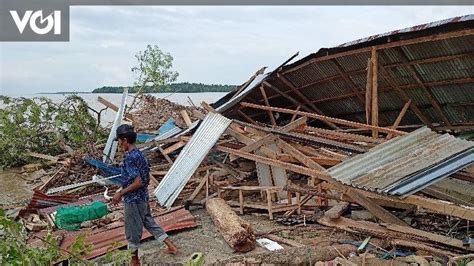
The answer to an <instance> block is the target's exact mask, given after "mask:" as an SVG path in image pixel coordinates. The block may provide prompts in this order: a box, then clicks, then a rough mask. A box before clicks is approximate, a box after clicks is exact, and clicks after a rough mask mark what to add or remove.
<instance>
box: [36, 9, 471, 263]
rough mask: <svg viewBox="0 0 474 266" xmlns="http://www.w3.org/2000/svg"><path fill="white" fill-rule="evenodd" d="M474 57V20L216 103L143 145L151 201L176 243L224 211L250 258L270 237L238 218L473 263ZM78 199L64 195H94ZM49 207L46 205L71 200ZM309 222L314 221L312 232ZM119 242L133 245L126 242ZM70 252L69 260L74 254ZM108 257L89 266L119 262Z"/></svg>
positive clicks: (235, 244)
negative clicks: (203, 219)
mask: <svg viewBox="0 0 474 266" xmlns="http://www.w3.org/2000/svg"><path fill="white" fill-rule="evenodd" d="M473 43H474V16H473V15H468V16H463V17H456V18H452V19H448V20H444V21H438V22H434V23H429V24H424V25H418V26H414V27H411V28H407V29H402V30H398V31H393V32H389V33H385V34H380V35H375V36H371V37H368V38H364V39H360V40H357V41H353V42H349V43H345V44H342V45H340V46H337V47H333V48H327V49H326V48H324V49H320V50H319V51H318V52H316V53H314V54H311V55H308V56H306V57H304V58H302V59H300V60H297V61H295V58H296V56H297V55H294V56H292V57H291V58H289V59H288V60H286V61H285V62H283V63H282V64H281V65H280V66H278V67H277V68H275V69H270V71H269V72H266V73H265V72H264V71H265V68H263V69H261V70H259V71H257V73H256V74H255V75H254V76H252V77H251V78H250V79H249V80H248V81H247V82H245V83H244V84H243V85H242V86H240V87H238V88H236V89H235V90H234V91H232V92H230V93H229V94H227V95H226V96H224V97H223V98H222V99H220V100H219V101H217V102H216V103H213V104H211V105H208V104H206V103H203V104H202V108H190V109H182V110H180V111H181V112H180V114H181V115H182V121H184V122H181V123H180V126H179V127H178V126H176V125H174V126H171V127H168V128H167V129H166V130H164V129H163V130H161V131H160V132H155V133H159V134H156V135H153V134H152V135H151V136H149V137H148V139H147V140H146V141H145V142H144V143H141V144H139V147H140V148H141V149H142V150H143V151H144V152H145V153H146V154H147V157H148V158H149V160H150V161H151V169H152V172H151V175H152V185H153V188H150V189H152V192H153V194H154V195H156V200H157V203H158V204H159V205H160V206H155V207H154V208H153V210H154V211H156V212H162V211H163V208H172V209H171V211H168V212H166V213H161V214H160V216H157V219H161V218H160V217H164V216H166V215H170V216H172V217H174V218H173V219H174V220H172V222H170V221H168V223H169V225H168V226H169V229H170V230H175V229H183V228H189V227H195V226H197V224H195V223H194V220H193V218H192V214H191V213H189V212H188V211H185V210H184V209H183V208H181V207H180V206H182V205H185V206H186V207H189V206H191V205H194V204H206V202H209V200H211V198H220V199H221V200H218V201H217V200H214V199H213V200H212V204H209V205H208V206H206V207H207V211H208V212H209V214H210V215H211V217H212V218H213V220H214V222H215V223H216V226H217V227H218V228H219V230H220V232H221V234H222V235H223V237H224V239H225V240H226V242H227V243H228V244H229V245H230V246H231V247H232V248H234V249H235V250H236V251H240V252H247V251H249V250H252V249H253V248H255V241H259V240H258V239H256V237H255V236H256V235H259V236H261V237H262V236H268V235H270V234H271V233H267V234H264V233H262V232H260V234H258V232H254V231H253V230H252V229H251V228H250V225H249V224H248V223H247V222H246V221H244V220H243V219H241V218H240V217H237V216H236V213H234V212H233V211H229V209H230V208H231V207H232V208H233V210H235V211H236V212H237V213H239V214H244V213H249V212H250V213H252V212H260V213H261V212H262V211H263V213H265V214H266V215H268V217H269V218H270V219H275V220H277V221H280V222H284V223H288V222H290V223H291V224H295V223H297V224H298V223H302V224H303V223H304V224H305V225H306V222H307V220H306V217H312V219H313V221H312V222H314V223H317V224H320V225H324V226H327V227H331V228H336V229H338V230H344V231H347V232H349V233H351V234H355V233H357V234H363V235H364V236H370V237H374V238H382V239H385V240H387V243H385V244H386V246H385V247H386V248H388V247H397V246H402V247H409V248H414V249H416V250H422V251H425V252H428V253H429V254H433V255H434V256H442V257H447V258H448V259H453V258H456V257H458V256H462V255H463V254H470V253H472V251H473V250H474V247H473V245H472V234H471V233H470V231H469V230H470V228H471V226H470V224H469V223H470V222H471V221H473V220H474V201H473V195H472V192H471V191H472V190H471V188H473V184H472V182H473V180H474V169H473V168H472V164H473V162H474V142H472V141H470V139H472V136H473V135H472V132H474V60H473V59H474V58H473V55H474V46H473V45H472V44H473ZM115 109H116V110H118V111H119V112H120V110H123V109H124V108H115ZM146 111H147V112H146V113H147V115H146V116H140V115H139V114H140V112H138V115H136V116H134V115H133V113H129V115H131V116H132V119H131V120H133V121H135V122H136V123H138V124H153V123H150V122H146V121H147V119H150V117H152V116H150V115H148V114H149V113H150V112H152V110H149V109H148V110H146ZM156 112H159V108H157V110H156ZM141 113H143V112H141ZM174 115H175V116H176V115H177V114H174ZM143 121H145V122H146V123H144V122H143ZM163 121H164V120H163ZM147 133H150V132H149V130H148V132H147ZM151 133H153V132H151ZM112 159H113V158H112ZM96 166H97V165H96ZM99 168H100V169H102V171H103V170H104V169H106V168H103V167H102V168H101V167H99ZM97 171H99V170H97ZM92 183H94V182H90V183H88V184H92ZM65 185H68V186H69V187H66V188H64V189H59V190H53V191H59V192H65V191H68V190H70V189H74V190H77V189H78V188H79V187H81V186H74V184H73V186H72V187H70V184H65ZM42 189H43V192H47V191H48V189H51V186H48V184H45V185H43V186H42ZM98 190H103V189H102V188H101V187H100V186H99V187H98ZM50 191H51V190H50ZM50 194H51V196H46V195H42V194H38V195H37V197H40V198H41V200H42V201H47V200H46V199H47V198H48V197H58V196H56V194H55V193H50ZM53 195H54V196H53ZM98 197H99V198H100V194H99V196H98ZM60 199H61V198H60ZM62 200H63V201H57V200H56V201H54V200H50V201H53V203H52V204H50V205H52V206H54V207H52V206H48V208H58V205H60V204H64V203H66V204H76V203H67V202H76V199H71V198H62ZM101 200H105V199H101ZM229 206H230V207H229ZM43 207H44V206H37V205H35V204H34V202H32V203H31V204H30V206H29V208H28V209H27V210H28V212H29V213H31V212H32V211H35V210H39V212H40V213H44V211H41V209H42V208H43ZM354 207H355V208H356V210H359V209H361V208H362V209H365V210H366V211H367V212H368V215H369V216H370V217H371V218H370V219H368V220H371V221H360V220H356V219H352V216H351V215H349V213H350V212H351V210H353V209H354ZM173 212H176V213H177V214H176V215H174V214H173ZM48 213H51V211H50V212H48ZM301 215H309V216H304V219H303V221H302V220H301V219H300V218H301ZM48 217H50V216H48ZM181 217H182V218H181ZM420 217H423V218H420ZM433 217H434V218H433ZM436 217H438V218H439V217H452V218H453V219H455V220H456V221H457V225H456V226H458V227H462V228H464V229H466V230H453V228H454V227H456V226H454V227H453V226H451V225H448V224H436V226H434V225H430V222H427V221H425V220H429V219H430V218H432V219H437V218H436ZM50 218H51V217H50ZM50 218H48V219H50ZM408 218H410V219H408ZM115 219H118V218H115ZM222 220H228V221H232V223H231V224H223V223H222ZM310 220H311V219H309V218H308V222H310ZM365 220H367V219H365ZM162 221H163V223H164V221H165V219H163V220H162ZM180 221H182V222H183V223H180ZM173 222H174V223H175V224H174V226H173V224H172V223H173ZM50 223H51V225H52V226H54V221H51V222H50ZM120 226H123V222H122V223H120V222H119V223H118V224H117V225H116V226H115V227H114V226H110V225H105V226H102V227H100V226H99V227H98V228H96V229H94V230H96V233H94V234H92V235H91V236H90V237H88V238H87V240H86V241H89V242H90V243H96V244H98V245H102V246H101V247H105V246H107V245H111V243H112V241H113V240H114V237H110V236H112V235H110V234H107V233H104V232H107V231H109V230H118V229H117V228H120ZM461 231H462V232H461ZM454 232H456V233H454ZM37 234H38V233H37ZM101 234H105V235H107V237H109V238H107V241H105V240H104V239H105V238H106V237H105V235H104V236H102V237H103V239H101V238H99V236H100V235H101ZM113 235H115V234H113ZM269 237H270V236H269ZM117 239H118V240H119V241H121V242H120V243H122V245H124V244H125V240H124V236H123V235H121V234H118V235H117ZM117 239H115V240H117ZM273 239H276V240H275V241H276V242H280V244H286V245H289V246H291V245H293V246H298V245H301V244H298V243H296V244H295V243H294V242H291V241H288V240H282V239H281V238H280V239H278V238H275V237H274V238H273ZM368 239H369V240H367V242H369V241H370V238H368ZM260 240H261V239H260ZM267 240H268V239H267ZM268 241H270V240H268ZM64 243H65V244H64V248H67V243H70V242H64ZM259 243H260V242H259ZM288 243H290V244H288ZM365 244H366V245H367V243H365ZM100 250H101V252H94V255H93V256H90V257H91V258H92V257H95V256H99V255H101V254H104V252H105V250H106V249H105V248H102V249H100ZM336 256H339V255H336ZM339 259H342V258H339ZM343 259H345V258H343ZM237 260H238V259H237Z"/></svg>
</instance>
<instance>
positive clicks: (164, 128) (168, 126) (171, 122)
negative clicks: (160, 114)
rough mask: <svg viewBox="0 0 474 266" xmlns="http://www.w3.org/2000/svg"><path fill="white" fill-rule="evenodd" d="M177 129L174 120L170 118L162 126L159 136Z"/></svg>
mask: <svg viewBox="0 0 474 266" xmlns="http://www.w3.org/2000/svg"><path fill="white" fill-rule="evenodd" d="M175 127H176V124H175V123H174V120H173V118H170V119H168V121H166V122H165V123H164V124H163V125H161V127H160V128H158V134H159V135H161V134H164V133H166V132H168V131H169V130H171V129H173V128H175Z"/></svg>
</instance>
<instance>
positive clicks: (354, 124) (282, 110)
mask: <svg viewBox="0 0 474 266" xmlns="http://www.w3.org/2000/svg"><path fill="white" fill-rule="evenodd" d="M240 105H241V106H243V107H249V108H254V109H260V110H265V109H270V110H272V111H276V112H280V113H286V114H297V115H301V116H306V117H309V118H313V119H318V120H321V121H328V122H331V123H334V124H340V125H344V126H348V127H353V128H364V129H369V130H372V129H374V128H376V129H377V130H378V131H380V132H384V133H393V134H395V135H405V134H407V133H406V132H403V131H398V130H394V129H391V128H384V127H374V126H371V125H366V124H362V123H357V122H353V121H348V120H343V119H338V118H333V117H328V116H324V115H319V114H315V113H308V112H302V111H295V110H291V109H285V108H279V107H268V106H262V105H257V104H253V103H247V102H242V103H240Z"/></svg>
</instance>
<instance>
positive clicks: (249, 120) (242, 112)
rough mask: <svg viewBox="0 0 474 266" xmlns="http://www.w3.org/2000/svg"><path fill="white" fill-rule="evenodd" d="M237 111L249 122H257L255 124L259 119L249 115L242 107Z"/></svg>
mask: <svg viewBox="0 0 474 266" xmlns="http://www.w3.org/2000/svg"><path fill="white" fill-rule="evenodd" d="M237 113H239V115H240V116H242V117H243V118H244V119H245V120H247V121H248V122H249V123H252V124H255V125H256V124H257V121H255V120H254V119H252V118H251V117H250V116H248V115H247V114H246V113H244V111H242V110H240V108H239V109H238V110H237Z"/></svg>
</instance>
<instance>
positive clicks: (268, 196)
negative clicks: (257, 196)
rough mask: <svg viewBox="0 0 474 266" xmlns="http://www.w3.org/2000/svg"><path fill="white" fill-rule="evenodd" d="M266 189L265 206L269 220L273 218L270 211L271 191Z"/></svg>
mask: <svg viewBox="0 0 474 266" xmlns="http://www.w3.org/2000/svg"><path fill="white" fill-rule="evenodd" d="M266 191H267V205H268V206H267V207H268V216H269V217H270V220H273V211H272V193H271V191H270V190H269V189H267V190H266Z"/></svg>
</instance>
